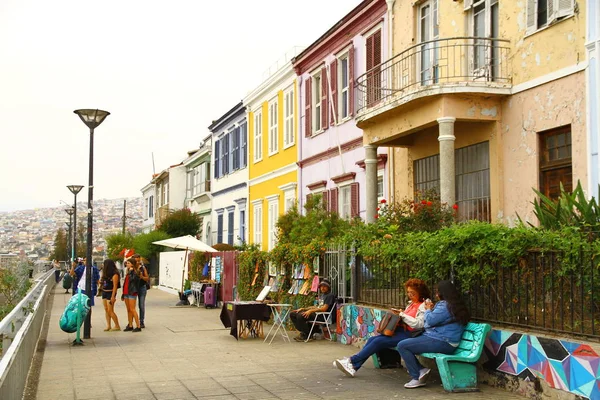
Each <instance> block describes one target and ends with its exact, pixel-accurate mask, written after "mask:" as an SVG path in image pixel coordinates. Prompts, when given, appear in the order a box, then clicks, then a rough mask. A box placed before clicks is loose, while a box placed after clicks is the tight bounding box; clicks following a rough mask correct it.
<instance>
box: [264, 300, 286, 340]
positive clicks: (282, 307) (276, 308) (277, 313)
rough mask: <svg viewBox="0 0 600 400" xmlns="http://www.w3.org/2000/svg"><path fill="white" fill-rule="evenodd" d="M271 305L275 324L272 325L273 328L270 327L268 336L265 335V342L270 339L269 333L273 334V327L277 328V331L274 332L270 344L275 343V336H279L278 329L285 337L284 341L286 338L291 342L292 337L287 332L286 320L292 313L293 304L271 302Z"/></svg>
mask: <svg viewBox="0 0 600 400" xmlns="http://www.w3.org/2000/svg"><path fill="white" fill-rule="evenodd" d="M269 307H271V311H272V312H273V326H271V329H269V333H267V336H266V337H265V340H264V341H263V343H264V342H266V341H267V339H269V335H270V334H271V332H272V331H273V329H275V332H273V336H271V341H270V342H269V344H271V343H273V339H275V336H277V332H278V331H281V337H282V338H283V341H284V342H285V340H286V339H287V341H288V342H290V337H289V335H288V333H287V330H286V329H285V321H286V320H287V318H288V317H289V315H290V311H291V309H292V305H291V304H269Z"/></svg>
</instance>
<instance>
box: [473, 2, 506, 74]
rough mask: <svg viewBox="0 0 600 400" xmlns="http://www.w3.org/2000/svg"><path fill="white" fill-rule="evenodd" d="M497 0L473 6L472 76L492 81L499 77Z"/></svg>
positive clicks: (477, 3)
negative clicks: (495, 39)
mask: <svg viewBox="0 0 600 400" xmlns="http://www.w3.org/2000/svg"><path fill="white" fill-rule="evenodd" d="M498 23H499V21H498V0H477V1H475V3H474V4H473V20H472V27H473V37H474V39H473V76H474V77H475V78H482V79H485V80H490V81H493V80H494V78H495V77H497V76H498V75H499V67H500V57H499V55H500V54H499V50H500V49H499V42H497V41H493V40H489V39H490V38H498Z"/></svg>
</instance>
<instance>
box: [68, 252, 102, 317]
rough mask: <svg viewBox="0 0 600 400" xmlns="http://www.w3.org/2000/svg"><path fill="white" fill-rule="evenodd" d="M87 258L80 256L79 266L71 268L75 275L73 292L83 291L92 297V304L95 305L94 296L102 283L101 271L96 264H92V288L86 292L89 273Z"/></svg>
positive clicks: (73, 275)
mask: <svg viewBox="0 0 600 400" xmlns="http://www.w3.org/2000/svg"><path fill="white" fill-rule="evenodd" d="M86 260H87V259H86V258H78V262H79V264H78V265H77V267H74V268H71V276H72V277H73V280H74V281H73V294H75V293H79V292H81V293H83V294H85V295H86V296H88V297H89V299H90V306H94V305H95V302H94V297H95V295H96V293H98V284H99V283H100V272H99V271H98V268H96V266H92V282H91V284H92V290H91V291H90V293H86V292H85V281H86V275H87V268H86Z"/></svg>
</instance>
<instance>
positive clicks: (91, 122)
mask: <svg viewBox="0 0 600 400" xmlns="http://www.w3.org/2000/svg"><path fill="white" fill-rule="evenodd" d="M73 112H74V113H75V114H77V115H78V116H79V118H81V121H83V123H84V124H85V125H86V126H87V127H88V128H90V167H89V184H88V210H87V212H88V226H87V253H86V258H87V262H86V266H85V294H87V295H88V296H94V295H95V293H92V239H93V234H92V232H93V230H92V225H93V207H92V205H93V199H94V129H95V128H96V127H98V125H100V124H101V123H102V121H104V119H105V118H106V117H108V116H109V115H110V113H109V112H108V111H102V110H98V109H96V110H93V109H81V110H75V111H73ZM91 321H92V308H91V307H90V312H88V315H87V318H86V319H85V323H84V325H83V338H84V339H89V338H90V329H91Z"/></svg>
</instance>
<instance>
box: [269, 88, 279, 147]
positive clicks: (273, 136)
mask: <svg viewBox="0 0 600 400" xmlns="http://www.w3.org/2000/svg"><path fill="white" fill-rule="evenodd" d="M278 114H279V113H278V108H277V100H273V101H272V102H271V103H269V155H273V154H275V153H277V152H278V151H279V143H278V138H279V131H278V128H277V127H278V123H277V122H278V119H279V116H278Z"/></svg>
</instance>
